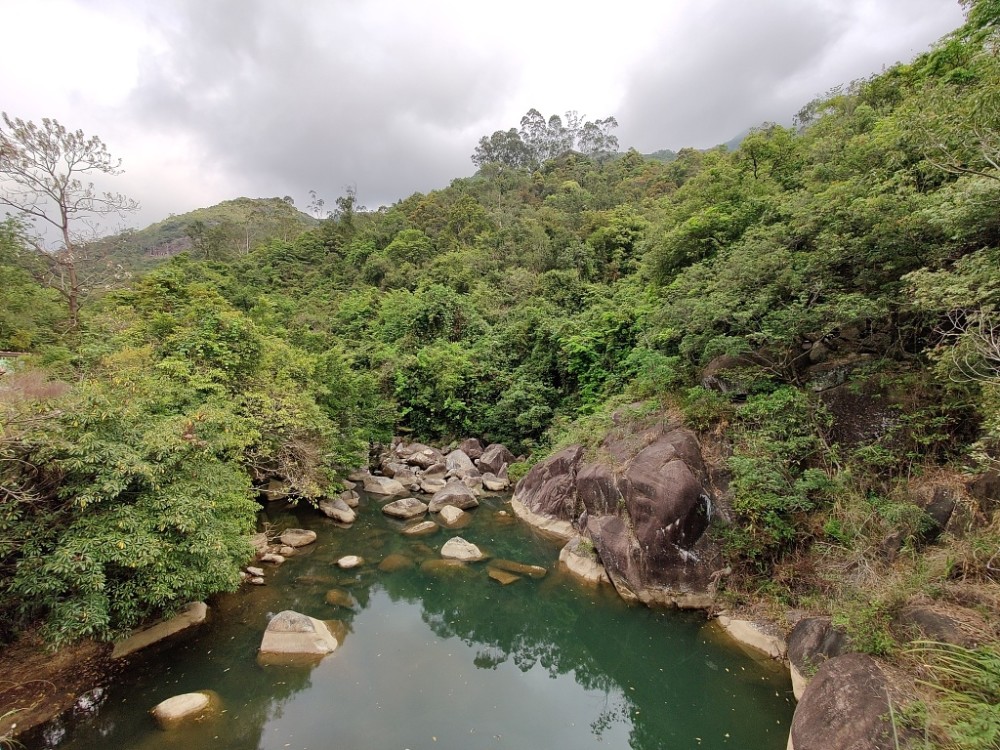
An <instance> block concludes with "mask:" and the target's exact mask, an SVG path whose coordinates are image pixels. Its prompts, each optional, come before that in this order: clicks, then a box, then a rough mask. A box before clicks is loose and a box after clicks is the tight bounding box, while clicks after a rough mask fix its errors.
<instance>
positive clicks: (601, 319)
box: [0, 0, 1000, 747]
mask: <svg viewBox="0 0 1000 750" xmlns="http://www.w3.org/2000/svg"><path fill="white" fill-rule="evenodd" d="M998 19H1000V6H998V5H997V3H996V1H995V0H978V1H977V2H972V3H970V4H969V5H968V13H967V22H966V24H965V25H964V26H962V27H961V28H959V29H957V30H956V31H954V32H953V33H952V34H950V35H949V36H947V37H945V38H944V39H942V40H941V41H940V42H939V43H938V44H937V45H935V46H934V47H933V48H932V49H931V50H929V51H927V52H926V53H924V54H922V55H920V56H919V57H917V58H916V59H915V60H913V61H912V62H910V63H907V64H899V65H896V66H894V67H892V68H889V69H888V70H886V71H885V72H883V73H881V74H879V75H876V76H873V77H870V78H867V79H864V80H859V81H854V82H852V83H850V84H845V85H844V86H843V87H841V88H839V89H837V90H834V91H831V92H829V93H828V94H827V95H825V96H823V97H820V98H818V99H816V100H815V101H812V102H809V103H808V104H806V105H805V106H804V107H803V108H802V110H801V111H800V112H799V114H798V116H797V118H796V121H795V123H794V124H793V125H791V126H788V127H786V126H782V125H779V124H774V123H765V124H763V125H761V126H759V127H757V128H754V129H753V130H752V131H751V133H750V134H749V135H748V136H747V137H746V138H745V139H744V140H743V141H742V143H741V144H740V145H739V147H738V148H736V149H734V150H728V149H726V148H725V147H718V148H715V149H709V150H704V151H702V150H695V149H682V150H680V151H679V152H677V153H676V154H674V153H672V152H664V154H665V157H664V158H659V155H658V158H655V159H654V158H649V157H646V156H643V155H642V154H640V153H638V152H637V151H635V150H628V151H625V152H620V151H619V148H618V142H617V138H616V137H615V136H614V135H613V132H612V131H613V129H614V127H615V126H616V125H617V122H616V121H615V119H614V118H613V117H608V118H606V119H603V120H596V121H593V122H585V123H584V122H580V121H579V119H578V118H576V117H575V115H573V113H570V114H569V115H567V117H566V118H565V119H564V118H561V117H558V116H552V117H546V116H544V115H542V114H541V113H539V112H538V111H537V110H531V111H530V112H529V113H528V114H526V115H525V117H524V119H522V121H521V123H520V127H519V128H518V127H514V128H511V129H510V130H506V131H497V132H496V133H494V134H493V135H492V136H484V137H483V138H482V139H481V140H480V142H479V144H478V146H477V147H476V148H475V151H474V153H473V155H472V159H473V163H474V165H475V167H476V168H477V170H478V171H477V172H476V173H475V175H473V176H472V177H468V178H458V179H455V180H453V181H452V182H451V184H450V185H448V186H446V187H442V188H441V189H438V190H434V191H432V192H429V193H427V194H415V195H411V196H409V197H407V198H404V199H402V200H399V201H398V202H397V203H395V204H393V205H391V206H387V207H382V208H378V209H372V210H369V209H366V208H364V207H362V206H360V205H358V202H357V199H356V196H355V194H354V192H353V191H351V190H348V191H346V193H345V194H344V195H342V196H340V197H339V198H337V199H336V201H335V204H334V205H335V208H334V210H332V211H327V210H326V207H325V204H324V203H323V201H322V200H321V199H319V198H316V197H315V196H314V198H315V200H314V205H313V206H312V207H311V208H312V210H313V215H312V216H310V215H307V214H304V213H301V212H299V211H296V210H294V208H293V207H292V206H291V205H290V204H289V202H288V201H282V200H280V199H269V200H267V201H256V200H248V199H240V200H239V201H232V202H229V203H230V204H231V205H228V206H227V205H226V204H223V206H221V207H216V208H215V209H203V210H202V212H201V213H200V214H199V215H198V216H193V217H190V218H189V219H184V220H183V221H180V220H179V219H177V218H174V219H172V220H171V224H170V226H167V227H163V226H161V227H159V230H158V231H161V232H167V234H168V235H169V237H168V240H169V241H171V242H174V243H175V244H174V245H172V246H171V247H170V249H169V251H167V252H163V253H161V254H159V255H156V254H155V253H153V254H152V255H151V253H150V241H149V240H148V237H149V235H148V234H147V235H144V234H143V233H141V232H140V233H130V234H125V235H121V236H117V237H113V238H107V239H105V240H102V241H100V242H90V243H79V242H76V241H75V240H73V239H72V238H71V237H70V235H68V234H67V235H66V240H65V241H64V242H63V244H62V245H61V250H60V251H57V252H54V253H53V252H48V251H47V252H40V251H39V250H38V248H37V246H36V245H37V243H35V242H34V241H33V231H32V230H33V226H32V224H31V223H30V222H28V221H27V219H30V218H31V216H30V212H23V211H22V212H11V213H10V214H9V216H8V218H7V220H6V221H5V222H4V223H3V224H0V277H2V278H3V280H4V281H3V284H2V285H0V350H2V351H0V370H3V371H4V374H3V375H2V376H0V642H10V641H12V640H14V639H16V638H17V637H18V636H19V635H20V634H22V633H24V632H26V631H37V632H38V633H40V634H42V637H43V638H44V639H45V640H46V641H47V642H49V643H52V644H62V643H68V642H72V641H75V640H77V639H80V638H84V637H97V638H101V639H107V638H111V637H114V636H116V635H118V634H120V633H123V632H125V631H127V630H128V629H130V628H132V627H134V626H135V625H137V624H138V623H140V622H142V621H144V620H146V619H148V618H149V617H152V616H156V615H160V614H162V613H164V612H169V611H172V610H173V609H176V608H177V607H179V606H181V605H183V604H184V603H185V602H188V601H191V600H193V599H199V598H203V597H205V596H207V595H210V594H212V593H215V592H220V591H227V590H233V589H234V588H235V587H236V586H237V585H238V583H239V577H238V573H239V568H240V566H241V564H242V563H243V562H244V561H245V560H246V559H248V557H249V556H250V554H251V550H250V545H249V536H250V533H251V532H252V531H253V529H254V527H255V523H256V515H257V511H258V509H259V507H260V506H259V504H258V502H257V492H258V491H257V490H256V489H255V488H257V487H259V486H260V485H262V484H264V483H265V482H267V481H268V480H270V479H272V478H278V479H280V480H282V481H284V482H286V483H287V485H288V486H289V488H290V490H291V491H292V492H293V493H294V494H295V495H296V496H298V497H300V498H301V499H302V501H303V502H310V501H316V500H317V499H318V498H321V497H324V496H325V495H327V494H328V493H331V492H334V491H335V490H336V489H337V488H338V482H339V481H341V480H342V479H343V478H345V477H346V474H347V473H348V472H349V471H350V470H352V469H353V468H356V467H357V466H359V465H362V464H364V463H365V462H366V461H367V457H368V452H369V450H370V448H371V447H372V446H373V445H377V444H384V443H387V442H389V441H390V440H391V439H392V437H393V436H394V435H405V436H407V437H408V438H410V439H419V440H421V441H424V442H428V443H434V444H444V443H447V442H449V441H452V440H455V439H459V438H464V437H467V436H475V437H479V438H482V439H484V440H488V441H492V442H502V443H505V444H506V445H508V446H509V447H510V448H511V449H512V450H513V451H514V452H515V454H518V453H519V454H521V456H522V458H523V460H522V461H520V462H519V463H518V464H516V465H514V467H513V468H512V475H514V478H516V477H517V476H520V475H523V474H524V473H525V472H526V471H527V470H528V468H529V467H530V466H531V465H532V464H533V463H534V462H537V461H538V460H540V459H542V458H544V457H546V456H547V455H549V454H550V453H551V452H552V451H553V450H554V449H556V448H558V447H559V446H561V445H565V444H567V443H568V442H570V441H574V442H583V443H587V442H588V441H594V440H598V439H599V438H600V435H601V434H602V431H603V430H606V429H607V427H608V425H609V424H610V420H611V415H612V413H613V412H614V411H615V410H616V409H618V408H620V407H622V406H623V405H627V404H636V403H642V404H644V405H646V408H649V409H654V410H662V411H665V412H666V411H673V412H676V413H677V414H680V415H682V417H683V419H684V420H685V422H686V423H687V424H688V425H689V426H690V427H692V428H693V429H695V430H697V431H699V433H700V434H702V435H714V436H716V437H720V436H721V437H722V438H723V439H724V440H725V442H726V443H727V445H728V446H729V450H730V455H729V457H728V470H729V472H730V476H731V479H730V493H731V503H732V507H733V509H734V511H735V513H736V521H735V522H734V523H733V524H731V525H726V526H720V527H719V528H717V529H714V530H713V533H715V534H718V535H719V538H720V539H721V540H722V541H723V542H724V544H725V548H726V550H727V555H728V557H729V560H730V562H731V566H732V569H733V574H732V575H731V576H730V577H729V578H727V579H726V583H725V586H726V589H727V590H726V592H725V593H726V596H729V597H731V598H732V600H733V601H747V600H755V601H759V600H765V601H773V602H780V603H781V604H782V605H784V606H792V607H802V608H805V609H809V608H818V609H825V610H826V611H831V612H834V613H835V616H836V617H838V618H839V619H840V621H841V622H842V623H843V624H844V626H845V627H846V628H848V630H849V632H850V633H851V634H852V637H854V638H855V641H856V642H857V643H859V644H861V646H862V648H863V649H864V650H867V651H869V652H870V653H874V654H892V653H894V652H895V651H897V650H898V649H899V644H897V643H896V642H895V641H894V639H893V636H892V633H891V631H890V628H889V623H890V622H891V617H892V614H893V611H894V608H896V607H898V606H899V605H900V603H901V602H903V601H905V600H906V599H907V598H908V597H911V596H912V595H913V594H914V593H918V592H919V593H921V594H924V595H926V596H928V597H930V598H931V599H944V600H948V599H949V598H952V599H960V600H961V601H963V602H965V603H970V602H972V603H974V604H975V606H977V607H980V608H981V609H983V611H984V612H986V613H987V615H989V616H992V617H996V614H997V612H998V608H997V607H998V602H1000V597H998V595H997V590H996V584H997V575H998V570H1000V519H998V516H997V515H996V508H997V503H998V495H997V490H996V486H997V483H998V479H997V477H998V469H1000V310H998V304H1000V211H998V210H997V207H998V205H1000V57H998V52H997V50H998V43H1000V29H998V25H997V24H998ZM5 123H6V124H5V126H4V127H2V128H0V139H2V140H0V146H3V148H2V149H0V157H2V158H0V164H3V166H4V170H2V174H3V176H4V177H9V176H10V172H9V171H7V169H6V167H7V166H8V163H10V162H12V161H13V157H14V156H15V147H16V146H17V145H18V144H23V142H24V140H25V139H26V138H29V137H30V133H29V132H28V130H30V128H29V126H30V127H31V128H35V130H36V135H37V133H38V131H39V128H41V129H42V130H44V128H46V127H57V126H58V123H53V121H46V123H43V125H42V126H34V125H32V124H31V123H23V122H21V121H19V120H16V119H11V118H6V117H5ZM50 134H51V133H50ZM73 135H74V134H72V133H66V132H65V131H64V136H65V137H67V138H70V139H72V136H73ZM91 146H92V147H94V144H93V143H92V142H91ZM8 147H9V148H8ZM19 153H20V152H19ZM105 156H106V152H105ZM108 158H109V159H110V157H108ZM105 165H106V166H108V167H111V168H113V167H114V166H115V164H114V162H113V161H106V162H105ZM77 187H78V188H80V189H82V190H86V186H85V185H81V184H78V185H77ZM118 198H120V196H119V197H118ZM88 200H90V201H91V203H90V208H92V209H93V208H97V207H99V206H98V204H97V203H95V200H96V199H95V196H94V195H93V194H91V195H90V197H89V199H88ZM8 205H9V204H8ZM105 205H107V204H105ZM119 207H120V206H119ZM251 227H252V228H253V231H252V232H251V231H250V228H251ZM161 245H162V243H161ZM161 245H158V247H159V246H161ZM723 364H724V365H726V368H727V369H726V371H725V374H724V376H719V377H714V378H713V377H712V376H713V373H716V372H718V369H719V367H720V366H721V365H723ZM824 378H825V379H826V380H824ZM830 379H834V381H835V382H836V383H837V384H843V385H845V386H846V387H847V388H846V393H848V394H853V395H855V396H857V397H859V398H860V397H862V396H863V397H865V398H866V399H867V401H866V402H865V403H867V404H869V406H868V407H866V416H869V417H872V416H873V415H874V416H877V419H872V420H870V421H872V422H877V424H876V425H875V426H872V425H866V426H863V427H857V428H856V429H854V430H853V431H852V432H850V434H845V432H844V429H843V427H842V425H841V426H839V427H838V425H837V424H835V421H834V418H833V416H832V410H833V408H834V407H833V405H831V404H830V403H829V402H828V400H824V398H823V397H822V393H821V392H820V391H821V390H822V385H823V384H828V383H829V382H831V381H830ZM720 383H721V386H720ZM870 404H875V405H876V406H877V408H874V407H871V406H870ZM873 408H874V412H873V411H872V409H873ZM875 412H877V414H875ZM928 478H931V479H934V480H935V481H938V482H951V483H952V484H954V485H955V486H960V487H962V488H973V489H970V490H969V492H971V493H972V494H971V495H969V497H972V498H973V500H974V501H970V503H971V504H969V506H968V514H969V520H968V523H967V524H966V525H965V527H964V529H963V530H962V532H961V533H958V532H957V531H954V530H952V529H951V528H950V527H949V529H948V530H946V531H945V532H944V533H938V532H936V531H934V530H933V529H932V526H933V524H932V521H931V520H929V518H928V513H927V512H926V508H922V507H921V506H920V504H919V503H917V502H916V500H915V489H914V488H915V487H919V486H920V484H921V482H922V481H924V480H926V479H928ZM982 488H985V489H982ZM990 488H992V489H990ZM973 490H975V491H973ZM964 491H965V490H963V492H964ZM977 492H978V493H979V494H978V495H977V494H976V493H977ZM991 493H992V494H991ZM894 534H895V535H899V537H898V540H899V541H900V545H899V546H900V551H899V552H898V554H897V553H895V552H893V553H892V554H887V553H886V540H887V538H889V537H891V536H892V535H894ZM994 654H995V652H994ZM992 690H993V691H994V692H993V693H992V696H993V699H992V700H993V701H994V702H995V698H996V696H997V695H998V692H996V691H998V686H997V685H996V684H994V685H993V686H992ZM987 702H989V699H987ZM995 710H996V709H995V705H994V708H993V711H994V716H993V722H994V723H993V725H992V726H993V732H994V734H993V739H992V740H991V741H992V742H993V743H994V744H964V745H962V746H964V747H996V746H997V745H996V744H995V743H996V741H997V737H998V736H1000V721H998V720H997V717H996V715H995Z"/></svg>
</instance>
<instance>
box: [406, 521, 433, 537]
mask: <svg viewBox="0 0 1000 750" xmlns="http://www.w3.org/2000/svg"><path fill="white" fill-rule="evenodd" d="M439 528H441V527H440V526H438V525H437V524H436V523H434V522H433V521H421V522H420V523H415V524H413V525H412V526H407V527H406V528H405V529H403V531H402V533H403V534H406V536H427V535H428V534H433V533H435V532H436V531H437V530H438V529H439Z"/></svg>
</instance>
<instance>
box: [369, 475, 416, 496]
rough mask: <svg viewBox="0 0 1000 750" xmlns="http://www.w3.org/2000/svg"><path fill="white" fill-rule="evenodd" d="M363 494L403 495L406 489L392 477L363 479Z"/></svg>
mask: <svg viewBox="0 0 1000 750" xmlns="http://www.w3.org/2000/svg"><path fill="white" fill-rule="evenodd" d="M365 492H368V493H370V494H372V495H405V494H406V488H405V487H404V486H403V485H402V484H400V483H399V482H397V481H396V480H395V479H393V478H392V477H376V476H367V477H365Z"/></svg>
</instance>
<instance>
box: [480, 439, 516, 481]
mask: <svg viewBox="0 0 1000 750" xmlns="http://www.w3.org/2000/svg"><path fill="white" fill-rule="evenodd" d="M514 461H515V458H514V454H513V453H511V452H510V451H509V450H507V446H505V445H501V444H500V443H493V444H492V445H490V446H489V447H488V448H487V449H486V450H485V451H483V455H482V456H480V457H479V470H480V471H481V472H483V473H484V474H485V473H486V472H489V473H490V474H499V473H500V470H501V469H502V468H503V467H504V466H505V465H506V466H510V465H511V464H512V463H514Z"/></svg>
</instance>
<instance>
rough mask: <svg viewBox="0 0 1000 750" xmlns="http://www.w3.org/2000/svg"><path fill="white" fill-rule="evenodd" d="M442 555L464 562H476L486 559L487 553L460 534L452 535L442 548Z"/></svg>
mask: <svg viewBox="0 0 1000 750" xmlns="http://www.w3.org/2000/svg"><path fill="white" fill-rule="evenodd" d="M441 557H444V558H446V559H449V560H461V561H462V562H476V561H478V560H484V559H486V555H484V554H483V552H482V550H481V549H479V547H477V546H476V545H474V544H473V543H472V542H467V541H466V540H464V539H462V537H460V536H456V537H452V538H451V539H449V540H448V541H447V542H445V543H444V546H443V547H442V548H441Z"/></svg>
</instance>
